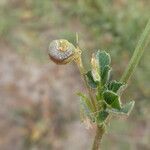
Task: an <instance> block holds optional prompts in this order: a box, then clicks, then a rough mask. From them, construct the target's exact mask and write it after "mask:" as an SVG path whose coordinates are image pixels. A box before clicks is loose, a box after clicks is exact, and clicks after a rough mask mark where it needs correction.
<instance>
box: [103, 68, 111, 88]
mask: <svg viewBox="0 0 150 150" xmlns="http://www.w3.org/2000/svg"><path fill="white" fill-rule="evenodd" d="M110 71H111V68H110V66H105V68H104V70H103V72H102V74H101V80H102V84H103V85H105V84H106V83H107V82H108V80H109V77H110Z"/></svg>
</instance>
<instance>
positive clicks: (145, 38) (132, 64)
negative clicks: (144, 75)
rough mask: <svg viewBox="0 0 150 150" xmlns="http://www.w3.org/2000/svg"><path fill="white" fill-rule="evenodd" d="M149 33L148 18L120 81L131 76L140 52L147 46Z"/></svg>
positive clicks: (125, 81) (125, 80)
mask: <svg viewBox="0 0 150 150" xmlns="http://www.w3.org/2000/svg"><path fill="white" fill-rule="evenodd" d="M149 35H150V19H149V21H148V23H147V25H146V27H145V29H144V31H143V33H142V35H141V37H140V39H139V41H138V44H137V46H136V48H135V51H134V53H133V56H132V58H131V60H130V62H129V65H128V67H127V69H126V70H125V72H124V73H123V75H122V78H121V82H123V83H127V82H128V80H129V78H130V77H131V75H132V73H133V72H134V70H135V68H136V67H137V65H138V63H139V61H140V59H141V57H142V54H143V52H144V50H145V47H146V46H147V44H148V42H149Z"/></svg>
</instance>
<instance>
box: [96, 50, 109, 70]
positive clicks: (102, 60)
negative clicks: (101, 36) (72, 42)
mask: <svg viewBox="0 0 150 150" xmlns="http://www.w3.org/2000/svg"><path fill="white" fill-rule="evenodd" d="M96 58H97V59H98V61H99V66H100V71H101V72H103V70H104V68H105V67H106V66H109V65H110V62H111V59H110V55H109V54H108V53H107V52H105V51H98V52H97V53H96Z"/></svg>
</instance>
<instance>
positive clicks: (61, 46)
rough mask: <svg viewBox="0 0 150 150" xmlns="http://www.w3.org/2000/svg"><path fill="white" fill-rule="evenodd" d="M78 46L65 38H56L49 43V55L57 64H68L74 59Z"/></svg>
mask: <svg viewBox="0 0 150 150" xmlns="http://www.w3.org/2000/svg"><path fill="white" fill-rule="evenodd" d="M75 52H76V48H75V47H74V45H73V44H71V43H70V42H68V41H67V40H65V39H60V40H54V41H52V42H51V43H50V45H49V50H48V53H49V57H50V59H51V60H52V61H54V62H55V63H57V64H66V63H69V62H71V61H72V60H74V58H75Z"/></svg>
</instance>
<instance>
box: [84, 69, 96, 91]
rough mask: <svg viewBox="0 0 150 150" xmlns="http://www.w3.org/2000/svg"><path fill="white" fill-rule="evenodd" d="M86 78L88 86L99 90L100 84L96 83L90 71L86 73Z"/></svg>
mask: <svg viewBox="0 0 150 150" xmlns="http://www.w3.org/2000/svg"><path fill="white" fill-rule="evenodd" d="M86 77H87V81H88V85H89V86H90V87H91V88H93V89H95V88H97V86H98V82H95V81H94V79H93V76H92V72H91V71H88V72H87V73H86Z"/></svg>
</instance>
